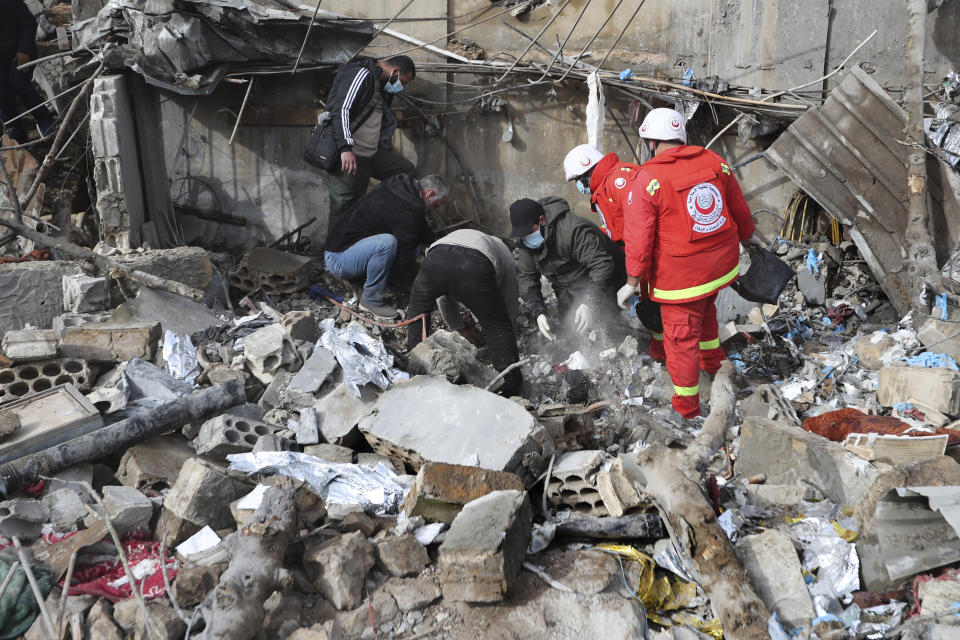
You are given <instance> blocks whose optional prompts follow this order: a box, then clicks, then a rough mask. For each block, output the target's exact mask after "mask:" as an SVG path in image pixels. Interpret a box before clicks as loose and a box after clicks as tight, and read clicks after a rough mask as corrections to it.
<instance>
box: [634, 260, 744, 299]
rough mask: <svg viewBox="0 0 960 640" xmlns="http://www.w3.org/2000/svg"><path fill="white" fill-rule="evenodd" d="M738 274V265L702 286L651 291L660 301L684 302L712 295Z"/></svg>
mask: <svg viewBox="0 0 960 640" xmlns="http://www.w3.org/2000/svg"><path fill="white" fill-rule="evenodd" d="M739 273H740V265H737V266H735V267H734V268H733V270H732V271H731V272H730V273H727V274H725V275H722V276H720V277H719V278H717V279H716V280H711V281H710V282H705V283H704V284H698V285H697V286H695V287H687V288H686V289H673V290H667V291H664V290H663V289H656V288H655V289H654V290H653V295H654V297H656V298H660V299H661V300H685V299H687V298H696V297H697V296H702V295H704V294H707V293H713V292H714V291H716V290H717V289H719V288H720V287H722V286H723V285H725V284H727V283H729V282H731V281H732V280H733V279H734V278H736V277H737V274H739Z"/></svg>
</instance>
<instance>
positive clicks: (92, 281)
mask: <svg viewBox="0 0 960 640" xmlns="http://www.w3.org/2000/svg"><path fill="white" fill-rule="evenodd" d="M61 286H62V287H63V308H64V310H65V311H67V312H71V313H90V312H91V311H102V310H103V309H106V308H107V307H108V306H110V290H109V288H108V286H107V280H106V278H103V277H99V278H95V277H93V276H88V275H87V274H85V273H83V274H76V275H68V276H63V280H62V281H61Z"/></svg>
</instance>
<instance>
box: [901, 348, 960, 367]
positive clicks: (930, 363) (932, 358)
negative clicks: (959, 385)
mask: <svg viewBox="0 0 960 640" xmlns="http://www.w3.org/2000/svg"><path fill="white" fill-rule="evenodd" d="M907 364H908V365H910V366H911V367H926V368H928V369H934V368H937V367H943V368H946V369H953V370H954V371H960V367H958V366H957V362H956V360H954V359H953V358H951V357H950V356H948V355H947V354H945V353H930V352H929V351H924V352H923V353H921V354H919V355H916V356H910V357H909V358H907Z"/></svg>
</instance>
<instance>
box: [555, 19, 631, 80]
mask: <svg viewBox="0 0 960 640" xmlns="http://www.w3.org/2000/svg"><path fill="white" fill-rule="evenodd" d="M622 4H623V0H618V2H617V4H616V6H615V7H614V8H613V11H611V12H610V13H608V14H607V18H606V20H604V21H603V24H601V25H600V28H599V29H597V32H596V33H594V34H593V37H591V38H590V41H589V42H588V43H587V45H586V46H585V47H584V48H583V49H582V50H581V51H580V53H579V54H578V55H577V57H576V60H579V59H580V56H582V55H583V54H585V53H586V52H587V49H589V48H590V45H592V44H593V41H594V40H596V39H597V36H598V35H600V32H601V31H603V28H604V27H605V26H607V23H608V22H610V18H612V17H613V14H615V13H616V12H617V9H619V8H620V5H622ZM571 69H573V65H570V66H569V67H567V70H566V72H565V73H564V74H563V75H562V76H560V79H559V80H556V82H563V81H564V80H566V79H567V75H569V73H570V71H571Z"/></svg>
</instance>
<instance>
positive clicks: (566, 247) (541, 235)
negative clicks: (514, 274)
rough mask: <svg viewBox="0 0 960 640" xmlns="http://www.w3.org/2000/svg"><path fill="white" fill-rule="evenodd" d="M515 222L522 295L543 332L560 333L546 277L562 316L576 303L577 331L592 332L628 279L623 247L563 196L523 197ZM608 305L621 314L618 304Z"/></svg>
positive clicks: (513, 217)
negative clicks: (554, 326) (553, 323)
mask: <svg viewBox="0 0 960 640" xmlns="http://www.w3.org/2000/svg"><path fill="white" fill-rule="evenodd" d="M510 223H511V226H512V227H513V229H512V231H511V234H510V235H511V236H512V237H514V238H519V239H520V249H519V256H518V258H517V262H518V267H519V271H520V295H521V296H522V297H523V302H524V304H525V305H526V306H527V309H528V311H529V312H530V313H531V314H532V315H534V316H536V318H537V328H539V329H540V333H542V334H543V336H544V337H545V338H547V339H548V340H553V339H554V337H555V336H554V335H553V333H552V332H551V328H550V321H549V320H548V319H547V305H546V304H545V303H544V300H543V293H542V292H541V289H540V276H544V277H545V278H546V279H547V280H548V281H549V282H550V286H551V287H553V292H554V293H555V294H556V295H557V303H558V304H557V306H558V307H559V311H560V315H561V316H564V315H566V313H567V312H568V311H569V310H571V309H573V306H574V304H576V308H575V311H574V318H573V323H574V327H575V328H576V330H577V333H581V334H582V333H586V332H587V330H588V329H590V328H591V327H592V326H593V320H594V317H595V315H597V314H599V313H600V309H602V308H603V307H604V306H605V305H606V303H607V302H608V301H609V292H610V291H616V289H617V287H619V286H620V284H622V283H623V282H624V281H626V267H625V266H624V258H623V251H622V250H619V249H618V247H616V246H615V245H614V244H613V242H612V241H611V240H610V238H608V237H607V236H606V235H605V234H604V233H603V232H602V231H601V230H600V228H599V227H598V226H597V225H595V224H593V223H592V222H590V221H589V220H587V219H586V218H581V217H580V216H578V215H576V214H575V213H573V212H572V211H570V205H569V204H568V203H567V201H566V200H564V199H563V198H557V197H554V196H548V197H546V198H541V199H540V200H537V201H534V200H531V199H529V198H523V199H522V200H517V201H516V202H514V203H513V204H512V205H510ZM606 306H609V307H610V308H611V309H610V310H611V312H613V313H615V312H616V307H613V306H612V305H606Z"/></svg>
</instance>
